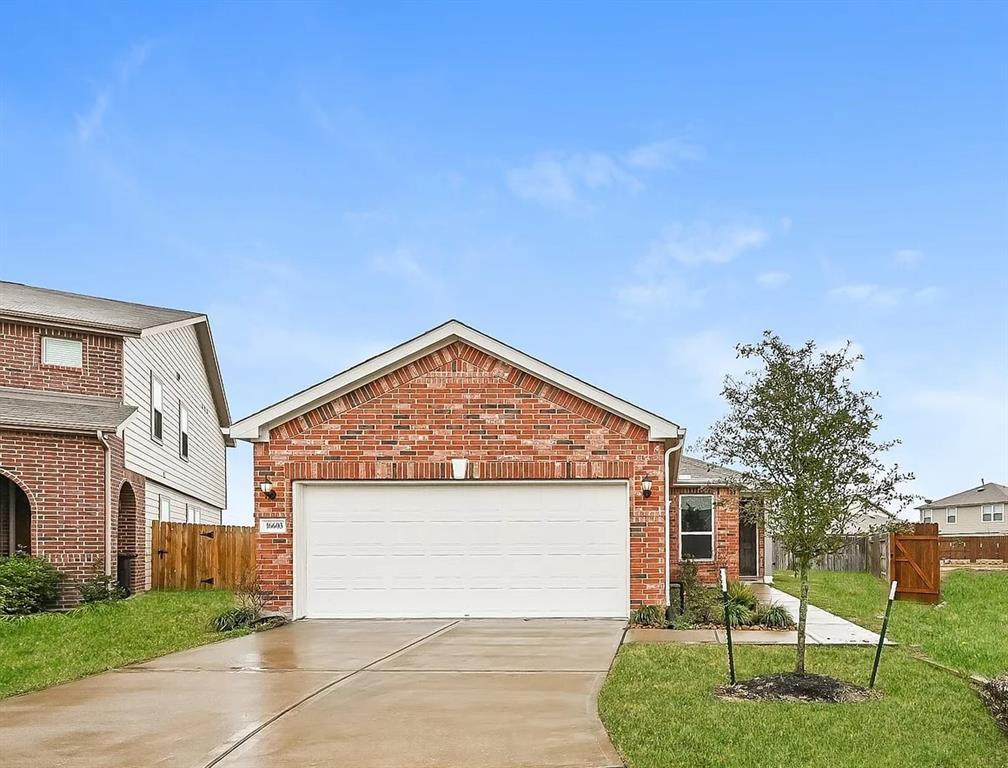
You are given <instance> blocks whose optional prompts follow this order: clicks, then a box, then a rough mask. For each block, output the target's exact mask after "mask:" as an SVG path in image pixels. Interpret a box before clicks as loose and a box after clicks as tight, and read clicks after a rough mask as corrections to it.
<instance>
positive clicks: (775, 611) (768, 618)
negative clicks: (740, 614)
mask: <svg viewBox="0 0 1008 768" xmlns="http://www.w3.org/2000/svg"><path fill="white" fill-rule="evenodd" d="M753 623H754V624H759V625H760V626H763V627H767V628H769V629H790V628H791V627H793V626H794V619H793V618H791V612H790V611H789V610H788V609H787V608H785V607H784V606H783V605H781V604H780V603H774V602H770V603H766V604H765V605H760V606H759V608H757V610H756V615H755V617H754V620H753Z"/></svg>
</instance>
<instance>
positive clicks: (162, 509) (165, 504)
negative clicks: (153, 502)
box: [157, 494, 171, 523]
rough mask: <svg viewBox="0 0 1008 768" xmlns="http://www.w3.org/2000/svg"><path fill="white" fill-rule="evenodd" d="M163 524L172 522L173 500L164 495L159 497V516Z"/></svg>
mask: <svg viewBox="0 0 1008 768" xmlns="http://www.w3.org/2000/svg"><path fill="white" fill-rule="evenodd" d="M157 519H158V520H160V521H161V522H162V523H167V522H170V521H171V498H169V497H168V496H165V495H163V494H159V495H158V516H157Z"/></svg>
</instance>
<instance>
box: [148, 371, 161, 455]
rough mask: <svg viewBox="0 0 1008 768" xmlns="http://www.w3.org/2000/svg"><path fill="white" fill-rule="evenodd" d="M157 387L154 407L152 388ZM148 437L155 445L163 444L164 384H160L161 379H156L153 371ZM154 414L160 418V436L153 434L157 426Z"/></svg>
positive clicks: (151, 374) (151, 373)
mask: <svg viewBox="0 0 1008 768" xmlns="http://www.w3.org/2000/svg"><path fill="white" fill-rule="evenodd" d="M155 385H157V394H158V396H157V400H158V404H157V405H154V386H155ZM149 396H150V409H149V412H150V437H151V440H153V441H154V442H156V443H163V442H164V384H162V383H161V379H159V378H158V377H157V374H155V373H154V371H151V372H150V393H149ZM155 414H156V415H159V416H160V417H161V434H160V435H159V434H157V433H156V432H155V428H156V426H157V419H155V418H154V417H155Z"/></svg>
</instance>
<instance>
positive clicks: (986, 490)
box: [917, 483, 1008, 509]
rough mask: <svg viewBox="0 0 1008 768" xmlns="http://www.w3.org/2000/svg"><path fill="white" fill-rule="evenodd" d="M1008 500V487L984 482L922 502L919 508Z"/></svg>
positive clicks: (960, 505) (966, 505) (967, 505)
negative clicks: (949, 494) (974, 486)
mask: <svg viewBox="0 0 1008 768" xmlns="http://www.w3.org/2000/svg"><path fill="white" fill-rule="evenodd" d="M999 501H1000V502H1005V501H1008V487H1006V486H1003V485H1001V484H1000V483H984V484H983V485H981V486H978V487H976V488H970V489H969V490H968V491H962V492H960V493H953V494H952V495H951V496H946V497H945V498H943V499H935V500H934V501H929V502H928V503H927V504H921V505H920V506H919V507H917V509H934V508H935V507H969V506H973V505H975V504H996V503H997V502H999Z"/></svg>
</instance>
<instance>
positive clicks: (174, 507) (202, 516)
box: [144, 482, 221, 589]
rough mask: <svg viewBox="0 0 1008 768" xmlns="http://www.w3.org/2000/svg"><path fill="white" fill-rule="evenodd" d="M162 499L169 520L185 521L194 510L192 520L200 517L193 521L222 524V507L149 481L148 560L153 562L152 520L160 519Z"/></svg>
mask: <svg viewBox="0 0 1008 768" xmlns="http://www.w3.org/2000/svg"><path fill="white" fill-rule="evenodd" d="M162 499H164V501H165V505H166V512H167V514H168V520H169V521H170V522H173V523H184V522H185V521H186V510H187V509H189V510H192V512H191V513H190V520H192V517H193V516H195V517H197V518H198V519H197V520H194V521H193V522H198V523H202V524H203V525H220V523H221V509H220V507H211V506H209V505H207V503H206V502H205V501H201V500H199V499H196V498H193V497H192V496H187V495H185V494H183V493H179V492H178V491H175V490H173V489H171V488H166V487H165V486H163V485H158V484H157V483H151V482H148V483H147V484H146V488H145V491H144V503H145V510H144V512H145V514H144V518H145V520H146V528H147V536H146V539H145V543H144V557H146V558H147V560H146V562H148V563H150V562H151V522H152V521H154V520H158V519H159V510H160V509H161V504H162ZM145 586H146V588H147V589H150V568H148V569H147V583H146V585H145Z"/></svg>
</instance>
